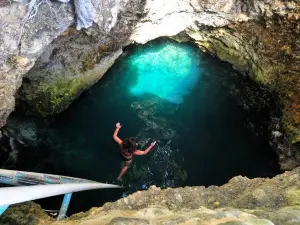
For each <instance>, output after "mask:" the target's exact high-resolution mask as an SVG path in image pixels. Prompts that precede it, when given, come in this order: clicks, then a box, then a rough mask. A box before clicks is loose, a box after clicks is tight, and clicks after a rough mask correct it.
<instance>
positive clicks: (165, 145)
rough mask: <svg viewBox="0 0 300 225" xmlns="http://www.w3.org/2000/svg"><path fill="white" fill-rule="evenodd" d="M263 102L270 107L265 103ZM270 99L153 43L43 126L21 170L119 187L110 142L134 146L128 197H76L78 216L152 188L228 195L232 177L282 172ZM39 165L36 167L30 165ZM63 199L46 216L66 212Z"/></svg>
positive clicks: (185, 48) (102, 193)
mask: <svg viewBox="0 0 300 225" xmlns="http://www.w3.org/2000/svg"><path fill="white" fill-rule="evenodd" d="M260 96H262V97H264V100H262V99H261V98H260ZM265 96H267V94H266V93H265V92H264V90H261V89H259V88H258V87H256V86H255V85H254V84H251V83H250V82H249V81H248V80H247V78H246V77H245V76H242V75H241V74H237V73H236V72H235V71H233V70H232V69H231V67H230V66H229V65H228V64H226V63H222V62H220V61H218V60H217V59H216V58H213V57H211V56H209V55H206V54H203V53H201V52H200V50H199V49H198V48H197V47H195V46H194V45H191V44H186V43H185V44H179V43H176V42H173V41H170V40H164V39H162V40H156V41H153V42H150V43H148V44H146V45H144V46H131V47H129V48H127V49H126V50H125V53H124V55H123V56H122V57H121V58H120V59H119V60H118V61H117V62H116V64H115V65H114V66H113V68H111V69H110V70H109V71H108V72H107V73H106V74H105V76H104V77H103V78H102V79H101V80H100V81H99V82H98V83H97V84H96V85H95V86H94V87H93V88H92V89H91V90H90V91H88V92H86V93H84V94H83V95H82V96H81V97H80V98H79V99H78V100H77V101H75V102H74V103H73V104H72V105H71V107H70V108H69V109H68V110H67V111H66V112H64V113H63V114H61V115H59V116H58V117H56V118H52V119H47V120H43V121H38V120H37V118H30V120H34V121H36V124H37V127H38V129H39V132H40V133H39V139H38V140H37V142H36V143H35V145H34V147H32V146H31V147H27V148H31V149H29V150H28V149H27V151H26V156H23V157H27V159H24V162H23V163H22V164H21V165H20V166H19V167H18V169H23V170H31V171H36V172H45V173H55V174H63V175H69V176H76V177H82V178H86V179H92V180H96V181H100V182H109V183H116V177H117V175H118V173H119V171H120V168H121V159H120V156H119V148H118V146H117V145H116V143H114V141H113V140H112V133H113V131H114V128H115V124H116V122H121V124H122V129H121V131H120V134H119V136H120V138H126V137H130V136H135V137H136V138H137V140H138V143H139V148H141V149H145V148H146V147H147V146H148V144H149V143H151V141H152V140H156V141H157V146H156V147H155V148H154V149H153V150H152V151H151V152H150V153H149V154H148V155H146V156H140V157H135V158H134V163H133V165H132V167H131V168H130V169H129V171H128V173H126V174H125V176H124V178H123V185H124V186H125V187H126V188H125V189H124V190H121V191H120V190H99V191H91V192H85V193H80V194H75V195H74V197H73V200H72V202H71V208H70V211H69V212H71V213H73V212H77V211H80V210H86V209H88V208H90V207H91V206H97V205H101V204H103V203H104V202H106V201H111V200H115V199H117V198H120V197H121V196H122V195H124V194H129V193H130V192H133V191H135V190H140V189H142V188H144V187H145V186H146V187H148V186H149V185H152V184H153V185H154V184H155V185H157V186H160V187H176V186H185V185H206V186H208V185H221V184H224V183H226V182H227V181H228V180H229V179H230V178H232V177H233V176H235V175H243V176H248V177H258V176H273V175H275V174H276V173H278V166H277V163H276V160H275V157H274V155H273V153H272V152H271V150H270V147H269V145H268V142H267V139H266V136H265V129H266V123H267V119H268V115H269V110H270V109H269V106H266V105H268V102H267V103H265V101H267V100H265V99H268V98H267V97H266V98H265ZM32 158H34V159H35V160H34V162H33V161H32ZM59 200H60V199H59V198H54V199H52V200H49V201H48V202H47V203H43V202H42V203H43V204H46V206H47V207H48V208H59V204H60V203H59Z"/></svg>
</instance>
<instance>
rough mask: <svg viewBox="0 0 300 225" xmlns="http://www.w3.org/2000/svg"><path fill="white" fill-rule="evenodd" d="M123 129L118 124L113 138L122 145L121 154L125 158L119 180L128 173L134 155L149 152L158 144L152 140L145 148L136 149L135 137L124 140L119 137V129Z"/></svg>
mask: <svg viewBox="0 0 300 225" xmlns="http://www.w3.org/2000/svg"><path fill="white" fill-rule="evenodd" d="M120 129H121V124H120V123H117V124H116V130H115V132H114V135H113V138H114V140H115V141H116V142H117V143H118V144H119V145H120V155H121V157H122V159H123V160H124V166H123V168H122V170H121V172H120V174H119V176H118V178H117V179H118V180H120V181H121V180H122V176H123V175H124V174H125V173H126V171H127V170H128V168H129V167H130V165H131V164H132V159H133V156H134V155H146V154H148V152H149V151H150V150H151V149H152V148H153V147H154V145H155V144H156V141H154V142H152V143H151V144H150V146H149V147H148V148H147V149H146V150H145V151H141V150H136V140H135V138H132V137H130V138H126V139H124V141H122V140H121V139H120V138H119V137H118V133H119V130H120Z"/></svg>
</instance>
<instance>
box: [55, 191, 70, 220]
mask: <svg viewBox="0 0 300 225" xmlns="http://www.w3.org/2000/svg"><path fill="white" fill-rule="evenodd" d="M71 197H72V193H68V194H65V196H64V199H63V201H62V203H61V207H60V210H59V214H58V217H57V220H60V219H64V218H65V216H66V213H67V210H68V207H69V204H70V201H71Z"/></svg>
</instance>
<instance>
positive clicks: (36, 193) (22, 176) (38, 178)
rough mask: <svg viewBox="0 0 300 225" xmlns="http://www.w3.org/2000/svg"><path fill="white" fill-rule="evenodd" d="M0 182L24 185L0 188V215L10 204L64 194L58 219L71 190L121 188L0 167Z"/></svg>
mask: <svg viewBox="0 0 300 225" xmlns="http://www.w3.org/2000/svg"><path fill="white" fill-rule="evenodd" d="M0 183H2V184H8V185H15V186H24V187H5V188H0V215H2V213H3V212H5V210H6V209H7V208H8V207H9V205H12V204H16V203H21V202H26V201H31V200H36V199H41V198H46V197H52V196H56V195H62V194H64V199H63V201H62V204H61V207H60V211H59V214H58V217H57V219H58V220H60V219H63V218H65V216H66V212H67V210H68V207H69V203H70V201H71V197H72V193H73V192H79V191H86V190H92V189H102V188H121V187H120V186H118V185H113V184H104V183H99V182H95V181H91V180H86V179H80V178H75V177H67V176H60V175H53V174H43V173H33V172H24V171H14V170H3V169H0Z"/></svg>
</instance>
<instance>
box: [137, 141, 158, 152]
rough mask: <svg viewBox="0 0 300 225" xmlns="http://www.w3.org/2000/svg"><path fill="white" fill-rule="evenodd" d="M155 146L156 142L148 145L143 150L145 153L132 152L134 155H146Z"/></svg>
mask: <svg viewBox="0 0 300 225" xmlns="http://www.w3.org/2000/svg"><path fill="white" fill-rule="evenodd" d="M155 144H156V141H154V142H152V143H151V144H150V146H149V147H148V148H147V149H146V150H145V151H141V150H135V151H134V152H133V154H134V155H147V154H148V152H150V150H151V149H152V148H153V147H154V145H155Z"/></svg>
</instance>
